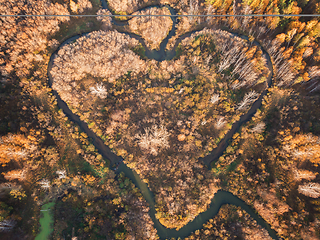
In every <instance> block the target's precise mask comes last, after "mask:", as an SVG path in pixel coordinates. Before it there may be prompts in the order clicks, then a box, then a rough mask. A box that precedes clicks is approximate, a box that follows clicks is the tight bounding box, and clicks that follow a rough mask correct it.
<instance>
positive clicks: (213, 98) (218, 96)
mask: <svg viewBox="0 0 320 240" xmlns="http://www.w3.org/2000/svg"><path fill="white" fill-rule="evenodd" d="M219 99H220V95H219V94H213V95H212V96H211V98H210V103H212V104H216V103H217V102H218V101H219Z"/></svg>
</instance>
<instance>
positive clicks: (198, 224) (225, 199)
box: [37, 0, 278, 239]
mask: <svg viewBox="0 0 320 240" xmlns="http://www.w3.org/2000/svg"><path fill="white" fill-rule="evenodd" d="M101 1H102V6H103V7H104V8H106V7H107V4H106V2H105V1H104V0H101ZM166 7H168V9H169V10H170V12H171V14H175V13H176V12H175V11H174V9H172V8H171V7H169V6H166ZM141 10H143V9H141ZM113 23H115V21H113ZM115 24H121V25H125V24H126V21H124V22H120V23H119V21H117V23H115ZM175 25H176V19H173V26H172V29H171V31H170V32H169V35H168V36H167V37H166V38H165V39H164V40H163V41H162V43H161V45H160V50H159V51H155V50H154V51H150V50H149V49H148V48H147V47H146V44H145V43H144V40H143V39H142V38H141V37H140V36H138V35H135V34H131V33H126V34H129V35H130V36H132V37H134V38H136V39H138V40H139V41H140V43H141V44H142V45H143V46H144V47H145V49H146V56H147V57H148V58H150V59H155V60H157V61H162V60H169V59H172V58H173V57H174V56H175V55H176V52H175V49H176V47H177V46H178V44H179V43H180V42H181V40H183V39H184V38H185V37H188V36H190V35H191V34H192V33H194V32H195V31H194V32H190V33H187V34H184V35H183V36H181V37H179V39H177V42H176V44H175V47H174V49H173V50H171V51H166V50H165V49H166V45H167V43H168V40H169V38H171V37H172V36H174V35H175V30H176V26H175ZM86 34H87V33H85V34H82V35H77V36H74V37H71V38H69V39H68V40H66V41H65V42H63V43H62V44H61V45H60V46H59V48H58V49H57V50H56V51H55V52H54V53H53V54H52V56H51V58H50V62H49V65H48V77H49V86H50V87H52V76H51V75H50V69H51V67H52V64H53V59H54V57H55V55H56V54H57V52H58V51H59V49H60V48H61V47H62V46H64V45H65V44H68V43H70V42H72V41H74V40H76V39H77V38H79V37H81V36H84V35H86ZM233 34H234V35H237V34H235V33H233ZM241 37H243V38H246V36H241ZM254 44H256V45H258V46H259V47H260V48H261V49H262V50H263V53H264V56H265V58H266V59H267V62H268V67H269V69H270V71H271V73H270V75H269V76H268V79H267V86H268V87H270V85H271V79H272V75H273V72H272V64H271V60H270V56H269V55H268V53H267V52H266V51H265V50H264V49H263V48H262V47H261V45H260V44H259V43H258V42H254ZM52 92H53V94H54V95H55V96H56V98H57V103H58V106H59V108H61V109H62V110H63V112H64V113H65V114H66V116H67V117H68V118H69V120H71V121H73V122H75V123H77V124H78V125H79V126H80V128H81V130H82V131H83V132H85V133H86V134H87V135H88V137H89V138H91V139H92V143H93V144H94V146H95V147H96V148H97V149H98V151H99V153H100V154H101V155H102V156H103V157H104V158H107V159H109V160H110V162H111V164H110V166H112V165H113V164H117V163H119V162H120V161H122V160H123V159H122V158H121V157H119V156H117V155H116V154H114V153H113V152H112V151H111V149H110V148H109V147H108V146H106V145H105V144H104V142H103V141H102V139H100V138H99V137H98V136H97V135H96V134H95V133H94V132H93V131H92V130H90V129H89V127H88V125H87V123H85V122H83V121H81V120H80V118H79V116H77V115H76V114H74V113H73V112H72V111H71V110H70V109H69V107H68V106H67V104H66V103H65V102H64V101H63V100H62V99H61V98H60V96H59V94H58V93H57V92H56V91H55V90H52ZM266 93H267V89H266V90H264V91H263V93H262V94H261V95H260V97H259V99H258V100H256V102H254V104H253V105H252V107H251V108H250V109H249V111H248V112H247V113H246V114H244V115H243V116H241V118H240V120H239V121H237V122H235V123H234V124H233V125H232V128H231V130H230V131H229V132H228V133H227V134H226V135H225V137H224V138H223V139H222V140H221V141H220V143H219V145H218V147H217V148H216V149H214V150H213V151H212V152H211V153H210V154H209V155H207V156H206V157H204V158H202V160H203V162H204V163H205V164H206V165H207V166H208V167H209V168H210V164H211V162H212V161H216V159H218V158H219V157H220V156H221V155H222V154H223V152H224V150H225V149H226V148H227V146H228V142H229V140H230V139H231V138H232V136H233V135H234V134H235V133H236V132H237V131H238V129H239V128H240V127H241V125H242V124H244V123H245V122H247V121H248V120H250V119H251V117H252V116H253V114H254V113H255V112H256V111H257V109H258V108H259V107H260V106H261V104H262V98H263V96H264V95H265V94H266ZM116 172H117V173H119V172H123V173H124V174H125V176H126V177H128V178H129V179H131V181H132V182H133V183H134V184H135V186H136V187H138V188H139V189H140V191H141V193H142V195H143V197H144V198H145V200H146V201H147V202H148V204H149V207H150V210H149V215H150V217H151V219H152V220H153V222H154V226H155V228H156V229H157V234H158V235H159V237H160V238H161V239H166V238H171V237H174V238H178V237H181V238H184V237H187V236H189V235H190V234H191V233H192V232H194V231H195V230H197V229H201V228H202V227H203V224H204V223H206V222H207V221H208V220H209V219H211V218H213V217H214V216H215V215H216V214H217V213H218V212H219V209H220V207H221V206H222V205H224V204H233V205H235V206H240V207H241V208H242V209H243V210H245V211H246V212H247V213H248V214H249V215H250V216H251V217H252V218H253V219H255V220H256V221H257V223H258V224H259V225H260V226H261V227H263V228H265V229H266V230H267V231H268V233H269V235H270V236H271V237H272V238H273V239H278V236H277V233H276V232H275V231H274V230H272V229H271V227H270V225H269V224H268V223H266V221H264V220H263V218H261V217H260V216H259V215H258V214H256V213H255V211H254V210H253V209H252V208H251V207H250V206H248V205H247V204H246V203H245V202H244V201H242V200H241V199H239V198H238V197H236V196H235V195H233V194H232V193H230V192H227V191H222V190H219V191H218V192H217V193H216V194H215V196H214V198H213V199H212V201H211V204H210V207H209V208H208V209H207V211H205V212H203V213H201V214H199V215H198V216H197V217H196V218H195V219H194V220H193V221H192V222H189V223H188V224H187V225H185V226H184V227H183V228H181V229H180V230H179V231H177V230H175V229H169V228H166V227H164V226H163V225H161V223H160V222H159V221H158V219H156V217H155V214H156V210H155V200H154V195H153V193H152V192H151V191H150V189H149V188H148V186H147V184H146V183H144V182H143V181H142V180H141V179H140V177H139V175H138V174H137V173H136V172H135V171H134V170H132V169H130V168H129V167H127V166H126V165H125V164H124V163H123V162H122V163H120V164H119V167H118V169H117V170H116ZM44 206H45V205H44ZM44 206H43V207H44ZM40 221H41V220H40ZM40 234H42V232H40ZM40 234H39V235H40ZM39 235H38V236H39ZM38 236H37V237H38ZM42 239H45V238H42Z"/></svg>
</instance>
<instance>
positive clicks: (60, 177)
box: [56, 170, 67, 179]
mask: <svg viewBox="0 0 320 240" xmlns="http://www.w3.org/2000/svg"><path fill="white" fill-rule="evenodd" d="M56 174H58V175H59V179H63V178H66V177H67V171H66V170H58V171H56Z"/></svg>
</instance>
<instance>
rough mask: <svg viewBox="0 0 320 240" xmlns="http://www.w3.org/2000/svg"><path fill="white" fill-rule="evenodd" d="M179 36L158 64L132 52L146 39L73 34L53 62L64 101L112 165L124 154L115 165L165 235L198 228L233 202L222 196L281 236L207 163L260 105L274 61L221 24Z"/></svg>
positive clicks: (99, 33) (59, 95)
mask: <svg viewBox="0 0 320 240" xmlns="http://www.w3.org/2000/svg"><path fill="white" fill-rule="evenodd" d="M166 41H167V40H166ZM177 42H181V44H180V45H179V47H178V48H176V49H174V50H176V52H178V55H177V56H176V58H175V59H173V60H170V61H167V60H165V61H161V62H160V61H155V60H151V59H147V58H146V57H144V59H142V58H141V57H140V56H138V55H137V54H136V53H135V51H136V49H138V48H139V44H140V42H139V41H138V40H137V39H135V38H132V37H131V36H130V35H128V34H123V33H119V32H117V31H115V30H114V31H106V32H105V31H97V32H91V33H89V34H84V35H83V36H76V37H74V38H71V39H68V40H67V41H66V42H64V43H63V44H62V45H61V46H60V47H59V49H58V50H57V51H56V52H55V53H54V54H53V55H52V57H51V61H50V64H49V68H48V74H49V79H50V85H51V86H52V88H53V90H54V93H55V94H56V96H57V98H58V104H59V106H60V107H61V108H63V110H64V111H65V113H66V114H67V115H68V117H69V118H70V119H71V120H73V121H76V122H77V123H79V124H80V126H82V128H83V129H84V130H85V131H86V133H87V135H88V136H89V137H91V138H92V139H93V140H94V144H95V146H96V147H97V148H98V149H99V151H100V152H101V153H102V154H103V155H104V156H105V157H107V158H108V159H110V161H111V163H112V164H113V165H114V166H117V165H118V164H119V161H120V159H121V158H119V157H117V156H116V155H115V154H117V155H118V156H122V157H123V159H124V163H125V165H124V164H121V165H120V166H119V171H121V170H123V171H125V173H126V175H127V176H128V177H130V178H131V179H132V180H133V182H134V183H135V184H136V185H137V186H138V187H139V188H140V189H141V191H142V193H143V195H144V196H145V198H146V200H147V201H148V203H149V204H150V216H151V217H152V219H153V221H154V222H155V226H156V228H157V230H158V234H159V235H160V237H177V236H180V237H182V236H187V234H189V233H190V232H191V231H194V230H196V229H198V228H201V226H202V224H203V223H204V222H205V219H206V220H208V219H209V218H210V217H212V216H213V215H215V214H216V213H217V212H218V210H219V207H220V206H221V205H222V204H225V203H228V201H226V200H225V199H224V198H225V197H226V196H224V197H222V196H223V194H225V195H227V196H228V197H229V199H230V200H229V201H231V202H229V203H233V204H235V205H243V206H242V207H244V208H245V210H247V211H248V212H249V213H250V214H252V215H253V216H254V217H256V220H258V222H259V224H261V225H263V226H264V227H266V228H267V229H268V230H269V233H270V234H272V235H273V236H275V233H274V232H272V231H271V230H270V228H269V227H268V226H267V225H266V223H265V222H264V221H263V220H262V219H261V218H259V217H258V216H256V215H255V214H254V212H253V211H252V210H251V209H250V208H249V207H248V206H246V205H245V203H244V202H243V201H241V200H240V199H238V198H236V197H235V196H233V195H232V194H230V193H228V192H223V191H218V189H219V188H218V184H219V182H218V180H216V179H214V177H213V175H212V173H210V171H208V170H207V168H206V167H205V164H207V165H209V164H210V162H211V161H213V160H214V159H215V158H217V157H219V155H221V153H222V152H223V150H224V149H225V148H226V146H227V142H228V139H230V137H232V135H233V134H234V133H235V132H236V130H237V129H238V127H239V126H240V125H241V124H242V123H243V122H245V121H247V120H248V119H250V117H251V116H252V114H253V113H254V112H255V111H256V109H257V108H258V107H259V106H260V105H261V101H262V96H263V95H264V94H265V93H266V86H267V85H270V83H271V76H272V70H271V71H269V70H270V69H272V68H270V59H269V58H268V56H267V55H266V53H265V52H264V51H263V50H262V49H261V48H260V47H259V46H258V43H256V42H254V43H253V44H252V43H251V44H250V43H248V42H247V41H246V39H243V38H241V37H238V36H236V35H235V34H233V33H229V32H226V31H221V30H208V29H204V30H202V31H198V32H194V33H193V34H191V33H189V34H187V35H185V36H184V37H181V38H179V39H178V40H177ZM143 45H144V44H143ZM144 46H145V45H144ZM176 46H178V44H176ZM160 51H163V49H160ZM256 66H259V67H256ZM266 83H267V84H266ZM244 86H245V87H244ZM249 88H250V89H249ZM259 95H260V97H259ZM77 115H78V116H80V117H77ZM107 146H108V147H109V148H110V149H112V151H111V150H110V149H109V148H108V147H107ZM203 163H205V164H203ZM127 167H129V168H131V169H132V170H134V171H135V172H137V173H138V175H137V174H136V173H135V172H134V171H132V170H130V169H129V168H127ZM141 179H142V180H143V181H141ZM145 183H148V186H149V188H150V189H151V190H152V192H153V193H154V194H155V201H154V199H153V196H152V194H151V192H150V190H149V189H148V187H147V185H146V184H145ZM217 192H218V193H217ZM214 196H215V197H214ZM219 196H220V198H219ZM213 197H214V198H213ZM212 199H216V201H218V202H217V205H216V207H215V210H212V209H211V208H212V204H211V206H210V208H209V210H207V208H208V207H209V205H210V203H211V202H212ZM219 199H220V200H219ZM155 209H157V211H156V210H155ZM210 209H211V211H210ZM206 210H207V211H206ZM204 211H205V213H202V214H200V215H199V213H201V212H204ZM214 212H215V213H214ZM203 214H206V215H205V217H203V219H202V220H199V216H204V215H203ZM198 215H199V216H198ZM196 216H198V217H197V218H196ZM195 218H196V219H195ZM193 219H195V220H194V221H192V220H193ZM197 219H198V220H197ZM190 221H192V222H191V223H189V224H187V223H188V222H190ZM160 223H161V224H162V225H164V226H166V227H167V228H176V229H177V230H178V229H180V228H182V229H180V230H179V231H176V230H169V229H166V228H164V227H163V226H161V224H160ZM186 224H187V225H186ZM190 224H191V225H192V224H193V226H192V227H190ZM188 226H189V227H188Z"/></svg>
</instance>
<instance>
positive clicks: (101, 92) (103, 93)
mask: <svg viewBox="0 0 320 240" xmlns="http://www.w3.org/2000/svg"><path fill="white" fill-rule="evenodd" d="M89 89H90V91H91V93H92V94H94V95H96V96H98V97H100V98H101V99H105V98H106V97H107V95H108V92H107V89H106V88H105V86H103V84H102V83H100V84H98V83H97V84H96V86H95V87H90V88H89Z"/></svg>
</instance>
